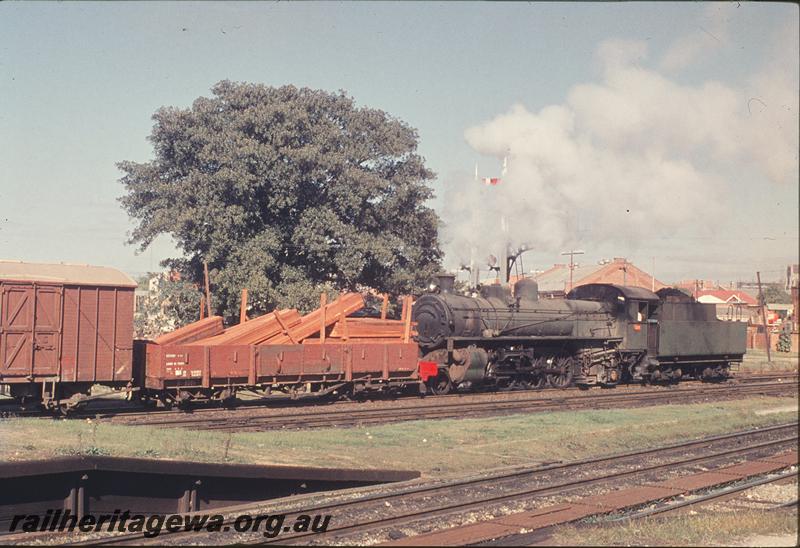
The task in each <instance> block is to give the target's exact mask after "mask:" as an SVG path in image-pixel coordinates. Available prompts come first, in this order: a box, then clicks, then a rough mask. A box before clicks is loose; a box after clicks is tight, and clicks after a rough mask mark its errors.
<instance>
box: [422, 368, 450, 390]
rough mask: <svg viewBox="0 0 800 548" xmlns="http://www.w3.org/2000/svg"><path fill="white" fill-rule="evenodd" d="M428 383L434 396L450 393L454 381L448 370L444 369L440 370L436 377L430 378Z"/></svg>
mask: <svg viewBox="0 0 800 548" xmlns="http://www.w3.org/2000/svg"><path fill="white" fill-rule="evenodd" d="M427 385H428V390H430V392H431V394H433V395H434V396H444V395H445V394H449V393H450V390H452V388H453V382H452V381H451V380H450V375H448V374H447V371H444V370H440V371H439V374H438V375H436V376H435V377H431V378H429V379H428V382H427Z"/></svg>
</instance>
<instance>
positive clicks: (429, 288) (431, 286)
mask: <svg viewBox="0 0 800 548" xmlns="http://www.w3.org/2000/svg"><path fill="white" fill-rule="evenodd" d="M437 289H439V286H438V285H436V284H435V283H433V282H431V285H429V286H428V291H430V292H431V293H436V290H437Z"/></svg>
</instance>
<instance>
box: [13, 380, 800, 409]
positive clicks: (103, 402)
mask: <svg viewBox="0 0 800 548" xmlns="http://www.w3.org/2000/svg"><path fill="white" fill-rule="evenodd" d="M797 378H798V372H796V371H781V372H767V373H764V372H759V373H748V374H737V375H735V376H733V377H731V378H730V379H729V380H728V381H725V382H722V383H718V385H723V386H724V385H730V384H736V383H744V382H747V383H753V382H762V381H773V380H776V379H781V380H784V381H788V380H792V379H797ZM677 386H681V387H688V386H714V384H709V383H706V382H701V381H694V380H685V381H682V382H681V383H680V385H677ZM675 387H676V386H675V385H670V386H661V385H646V386H644V387H643V386H642V385H635V384H627V385H619V386H616V387H614V388H613V390H614V391H615V392H617V393H621V392H623V391H639V390H644V389H650V390H665V389H674V388H675ZM597 390H603V389H592V390H582V389H579V388H577V387H569V388H544V389H533V390H521V389H500V390H494V391H486V392H467V393H455V394H448V395H440V396H435V398H434V397H431V398H430V399H435V401H437V402H446V401H451V400H459V401H466V400H473V399H474V400H475V401H483V400H487V401H488V400H491V399H505V398H509V399H513V398H518V397H522V398H525V397H530V396H532V395H533V396H547V395H551V394H553V395H563V394H567V393H574V394H592V393H594V392H595V391H597ZM273 398H274V399H268V400H241V401H239V402H237V404H236V405H235V406H232V407H225V406H223V405H221V404H219V403H218V402H214V403H212V404H206V405H201V406H197V407H194V408H189V409H177V408H171V409H165V408H150V407H145V406H143V405H141V404H139V403H136V402H130V401H126V400H123V399H121V398H113V397H112V398H108V399H99V400H96V401H95V402H93V403H92V404H90V406H89V407H88V408H83V409H76V410H74V411H73V412H71V413H70V414H69V415H68V416H67V417H61V416H55V417H56V418H73V419H87V418H101V419H107V418H110V417H114V416H123V417H129V418H131V419H132V420H136V418H137V417H144V416H147V417H156V416H187V415H189V414H191V415H200V414H204V413H209V414H214V413H220V412H227V411H232V410H236V411H247V410H252V409H259V410H267V409H269V410H284V409H298V408H302V409H311V408H315V407H316V408H326V409H329V408H331V406H342V407H344V406H348V405H349V406H353V405H360V404H364V403H367V404H384V405H392V406H395V405H397V406H402V405H403V404H404V402H416V401H419V397H415V396H401V397H396V396H383V397H380V396H379V397H375V398H373V399H370V400H359V401H355V402H354V401H348V400H326V399H320V398H318V397H312V396H302V397H300V398H297V399H292V398H290V397H288V396H285V397H284V396H274V397H273ZM18 417H44V418H53V417H54V415H53V414H52V413H50V412H44V411H43V410H41V409H26V408H22V407H20V406H19V405H18V404H16V403H15V402H14V401H13V400H12V399H10V398H0V419H2V418H18Z"/></svg>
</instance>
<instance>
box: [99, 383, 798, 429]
mask: <svg viewBox="0 0 800 548" xmlns="http://www.w3.org/2000/svg"><path fill="white" fill-rule="evenodd" d="M797 390H798V385H797V380H796V378H795V380H794V381H786V382H784V381H780V382H779V381H775V380H772V381H758V382H757V381H755V380H748V381H746V382H743V381H741V380H740V381H739V382H737V383H725V384H717V385H709V384H704V383H698V384H696V385H692V386H680V387H649V388H646V389H628V390H619V391H617V390H610V391H606V390H603V391H579V392H570V391H567V392H565V391H558V390H553V391H549V392H547V393H538V392H537V393H533V394H532V395H525V394H522V393H517V394H516V397H506V398H481V397H475V398H466V397H457V396H456V397H452V398H449V399H447V398H440V397H436V398H429V399H424V400H421V401H420V400H419V399H418V400H411V403H409V401H408V400H406V401H404V402H403V403H402V404H400V403H399V402H394V403H395V404H396V405H388V406H386V405H378V406H371V405H370V406H369V407H366V408H364V405H359V404H349V405H344V404H343V405H339V406H326V407H324V408H319V407H313V408H304V409H302V410H300V411H297V412H292V411H291V410H287V409H281V410H275V409H270V408H248V409H238V410H235V411H228V410H209V411H204V412H202V413H196V414H186V413H182V414H174V413H173V414H166V415H148V414H142V415H136V416H130V415H120V416H116V417H111V418H110V419H109V420H111V421H112V422H114V423H119V424H127V425H148V426H159V427H182V428H196V429H203V430H221V431H235V432H244V431H268V430H287V429H289V430H291V429H313V428H332V427H356V426H369V425H376V424H386V423H394V422H403V421H409V420H420V419H425V420H430V419H458V418H476V417H486V416H497V415H508V414H518V413H532V412H544V411H563V410H576V409H608V408H620V407H623V408H625V407H641V406H649V405H665V404H685V403H693V402H698V401H708V400H724V399H731V398H742V397H748V396H784V395H793V394H797ZM366 405H369V404H366Z"/></svg>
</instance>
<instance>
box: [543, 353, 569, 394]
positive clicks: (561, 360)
mask: <svg viewBox="0 0 800 548" xmlns="http://www.w3.org/2000/svg"><path fill="white" fill-rule="evenodd" d="M572 366H573V360H572V357H571V356H564V355H559V356H556V357H555V358H554V359H553V363H552V366H551V367H552V368H553V369H557V370H558V372H557V373H548V374H547V380H548V382H549V383H550V386H552V387H553V388H567V387H568V386H569V385H570V384H572Z"/></svg>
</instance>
